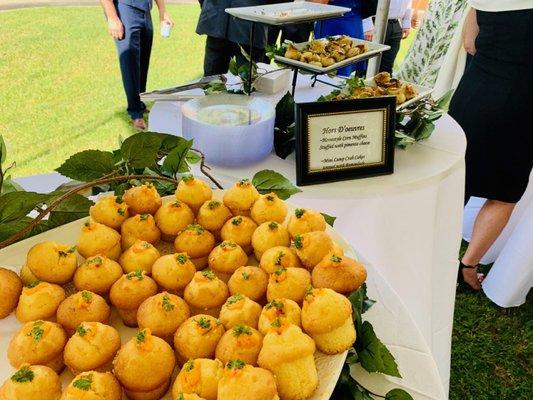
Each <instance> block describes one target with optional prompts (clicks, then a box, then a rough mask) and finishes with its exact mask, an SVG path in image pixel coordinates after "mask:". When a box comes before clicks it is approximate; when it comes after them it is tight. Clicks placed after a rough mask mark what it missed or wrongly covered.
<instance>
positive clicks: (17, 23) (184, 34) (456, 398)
mask: <svg viewBox="0 0 533 400" xmlns="http://www.w3.org/2000/svg"><path fill="white" fill-rule="evenodd" d="M169 10H170V12H171V13H172V15H173V17H174V19H175V21H176V26H175V28H174V29H173V31H172V35H171V38H170V39H161V38H160V37H159V36H158V35H157V25H158V24H157V22H156V23H155V30H156V34H155V40H154V48H153V54H152V64H151V68H150V76H149V79H148V87H149V88H158V87H164V86H169V85H173V84H178V83H180V82H186V81H189V80H191V79H193V78H195V77H198V76H199V75H201V72H202V60H203V43H204V39H203V38H201V37H199V36H198V35H196V34H195V33H194V29H195V26H196V20H197V18H198V12H199V9H198V7H197V6H196V5H171V6H169ZM154 17H155V15H154ZM155 21H156V18H154V22H155ZM0 37H1V38H2V45H1V46H0V89H1V90H2V94H1V96H0V109H1V110H2V112H1V113H0V133H1V134H2V135H4V137H5V139H6V141H7V142H8V146H9V153H10V157H9V158H10V159H11V160H16V161H17V168H16V170H15V175H16V176H23V175H28V174H35V173H44V172H49V171H52V170H53V169H54V168H56V167H57V166H58V164H59V163H60V162H61V161H62V160H64V159H66V158H67V157H68V156H69V155H71V154H73V153H75V152H77V151H79V150H81V149H86V148H98V149H111V148H116V147H117V137H118V135H122V136H127V135H129V134H131V133H132V132H133V131H132V129H131V128H130V126H129V124H128V122H129V120H128V116H127V114H126V112H125V99H124V94H123V91H122V83H121V80H120V72H119V68H118V62H117V58H116V51H115V47H114V44H113V42H112V40H111V39H110V37H109V36H108V34H107V31H106V24H105V20H104V17H103V13H102V11H101V9H100V8H99V7H72V8H68V7H57V8H38V9H24V10H18V11H9V12H0ZM414 38H415V35H414V32H413V33H412V34H411V35H410V37H409V38H408V39H407V40H404V41H403V42H402V47H401V48H400V53H399V54H398V58H397V61H398V62H399V61H401V60H402V59H403V58H404V57H405V53H406V52H407V50H408V48H409V46H410V44H411V42H412V41H413V40H414ZM532 310H533V308H532V307H531V302H530V303H528V304H526V305H524V306H522V307H520V308H518V309H515V310H512V311H508V310H502V309H500V308H498V307H497V306H495V305H493V304H492V303H491V302H490V301H489V300H488V299H487V298H486V297H485V296H484V295H483V293H476V294H473V293H458V295H457V298H456V305H455V318H454V321H455V322H454V330H453V345H452V371H451V390H450V399H452V400H466V399H476V400H484V399H487V400H496V399H498V400H499V399H513V400H516V399H524V400H525V399H528V398H529V397H530V396H529V394H530V393H533V385H532V380H533V376H532V373H531V371H532V366H531V360H533V354H532V351H531V346H530V342H531V340H532V337H531V335H532V328H533V326H532V322H531V321H533V318H532V317H533V315H532V314H533V312H532Z"/></svg>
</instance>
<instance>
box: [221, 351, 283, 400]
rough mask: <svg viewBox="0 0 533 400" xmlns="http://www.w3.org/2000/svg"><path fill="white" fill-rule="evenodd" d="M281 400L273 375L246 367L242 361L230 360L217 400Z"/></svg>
mask: <svg viewBox="0 0 533 400" xmlns="http://www.w3.org/2000/svg"><path fill="white" fill-rule="evenodd" d="M242 399H253V400H279V396H278V390H277V387H276V381H275V379H274V376H273V375H272V373H271V372H270V371H268V370H266V369H263V368H257V367H253V366H251V365H245V363H244V362H243V361H242V360H238V359H237V360H230V361H228V363H227V364H226V368H224V374H223V375H222V379H220V381H219V382H218V397H217V400H242Z"/></svg>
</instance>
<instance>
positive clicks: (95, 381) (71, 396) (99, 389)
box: [61, 371, 122, 400]
mask: <svg viewBox="0 0 533 400" xmlns="http://www.w3.org/2000/svg"><path fill="white" fill-rule="evenodd" d="M81 399H87V400H89V399H91V400H122V388H121V387H120V384H119V383H118V381H117V379H116V378H115V377H114V376H113V374H112V373H110V372H97V371H88V372H82V373H81V374H79V375H76V376H75V377H74V379H73V380H72V382H70V384H69V385H68V386H67V387H66V389H65V391H64V392H63V396H61V400H81Z"/></svg>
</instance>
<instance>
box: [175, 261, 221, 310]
mask: <svg viewBox="0 0 533 400" xmlns="http://www.w3.org/2000/svg"><path fill="white" fill-rule="evenodd" d="M228 297H229V290H228V287H227V286H226V284H225V283H224V282H222V281H221V280H220V279H218V278H217V276H216V275H215V273H214V272H213V271H211V270H210V269H204V270H203V271H198V272H196V273H195V274H194V278H192V281H191V282H190V283H189V284H188V285H187V286H186V287H185V291H184V298H185V301H186V302H187V304H189V306H190V307H191V315H196V314H209V315H213V316H218V314H219V312H220V308H221V307H222V304H224V302H225V301H226V300H227V298H228Z"/></svg>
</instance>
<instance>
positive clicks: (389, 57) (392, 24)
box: [379, 19, 402, 74]
mask: <svg viewBox="0 0 533 400" xmlns="http://www.w3.org/2000/svg"><path fill="white" fill-rule="evenodd" d="M401 41H402V27H401V25H400V22H399V21H398V20H397V19H394V20H389V22H388V24H387V33H386V34H385V44H386V45H388V46H390V50H387V51H385V52H383V53H382V54H381V64H380V66H379V72H384V71H385V72H388V73H390V74H391V73H392V67H393V66H394V60H395V59H396V56H397V55H398V51H399V50H400V43H401Z"/></svg>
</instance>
